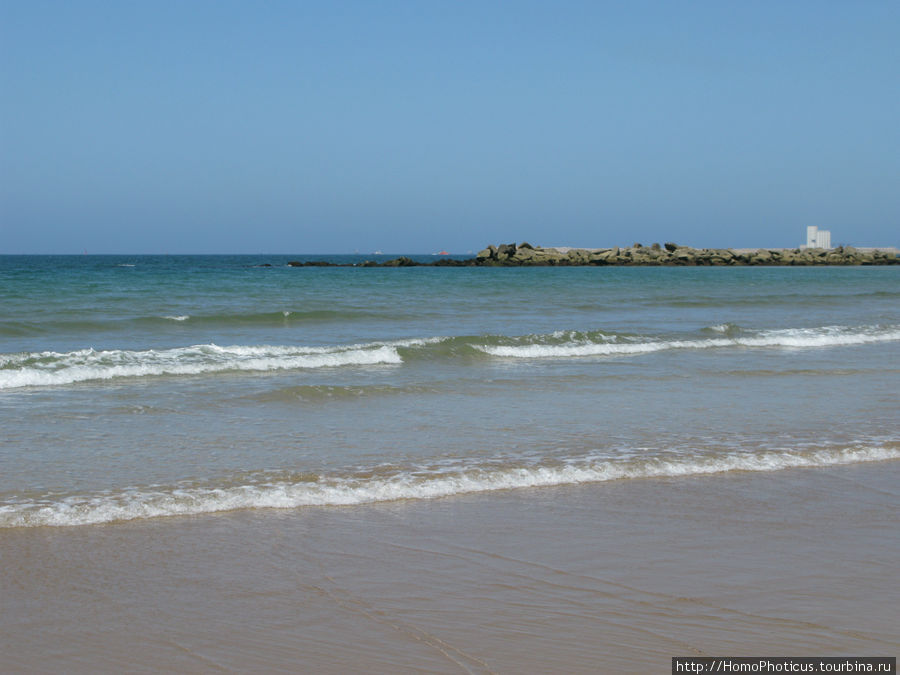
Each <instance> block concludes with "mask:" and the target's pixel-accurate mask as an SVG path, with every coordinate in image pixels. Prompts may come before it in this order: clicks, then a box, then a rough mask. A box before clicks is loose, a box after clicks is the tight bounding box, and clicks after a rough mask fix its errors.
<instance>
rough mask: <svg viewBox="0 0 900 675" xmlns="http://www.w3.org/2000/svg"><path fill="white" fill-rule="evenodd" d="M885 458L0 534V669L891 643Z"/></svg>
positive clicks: (620, 657) (433, 660)
mask: <svg viewBox="0 0 900 675" xmlns="http://www.w3.org/2000/svg"><path fill="white" fill-rule="evenodd" d="M897 478H898V473H897V464H896V462H882V463H873V464H868V465H854V466H843V467H833V468H818V469H793V470H785V471H779V472H775V473H772V474H756V473H736V474H729V475H727V476H722V475H717V476H705V477H683V478H669V479H638V480H624V481H616V482H612V483H605V484H595V485H585V486H578V487H557V488H543V489H534V490H514V491H504V492H500V493H495V494H490V495H470V496H466V495H462V496H457V497H453V498H447V499H440V500H435V501H431V502H422V501H413V502H393V503H387V504H380V505H370V506H362V507H348V508H340V509H334V508H330V509H320V508H308V509H297V510H291V511H278V510H269V511H265V510H264V511H257V512H235V513H226V514H219V515H206V516H201V517H196V518H179V519H174V520H173V519H157V520H149V521H143V522H134V523H123V524H114V525H107V526H102V527H92V528H89V529H85V528H31V529H19V530H12V531H10V530H7V531H5V532H3V533H2V536H3V547H2V549H0V550H2V552H3V554H2V564H3V568H4V574H3V575H2V577H0V595H2V597H3V604H4V612H3V613H2V615H0V616H2V618H0V669H2V670H3V671H4V672H52V671H59V670H66V671H68V672H90V671H97V670H100V671H106V672H111V671H121V670H127V671H129V672H158V671H163V670H167V671H179V672H217V671H225V672H250V671H256V672H262V671H266V672H298V671H302V672H333V673H340V672H351V671H360V670H365V671H366V672H377V673H392V672H434V673H459V672H472V673H480V672H485V673H486V672H498V673H499V672H505V673H513V672H519V673H522V672H524V673H541V672H583V673H588V672H668V668H669V659H670V658H671V657H672V656H692V655H738V656H740V655H746V656H753V655H765V654H768V655H772V654H776V653H777V654H789V655H892V654H896V653H897V651H898V647H900V633H898V630H897V626H898V625H900V611H898V607H900V603H898V600H900V594H898V591H897V585H896V583H895V582H896V579H897V576H898V573H900V569H898V563H897V561H898V556H897V552H898V550H897V546H898V545H897V538H896V532H897V529H896V528H897V512H896V504H897V503H898V498H900V492H898V489H897V485H898V480H897Z"/></svg>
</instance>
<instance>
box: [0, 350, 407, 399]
mask: <svg viewBox="0 0 900 675" xmlns="http://www.w3.org/2000/svg"><path fill="white" fill-rule="evenodd" d="M405 344H406V343H397V344H370V345H351V346H348V347H279V346H258V347H251V346H231V347H220V346H218V345H214V344H208V345H194V346H191V347H178V348H174V349H163V350H154V349H149V350H145V351H127V350H118V349H115V350H101V351H97V350H94V349H82V350H77V351H73V352H65V353H61V352H30V353H25V354H13V355H8V354H7V355H3V356H0V390H2V389H14V388H17V387H40V386H55V385H63V384H72V383H74V382H85V381H89V380H108V379H111V378H119V377H145V376H150V375H198V374H201V373H215V372H223V371H234V370H240V371H271V370H291V369H301V368H324V367H336V366H360V365H377V364H399V363H402V359H401V357H400V354H399V353H398V352H397V349H396V347H397V346H405Z"/></svg>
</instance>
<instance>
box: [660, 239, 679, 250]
mask: <svg viewBox="0 0 900 675" xmlns="http://www.w3.org/2000/svg"><path fill="white" fill-rule="evenodd" d="M663 246H665V247H666V250H667V251H668V252H669V253H672V252H673V251H675V250H676V249H678V244H673V243H672V242H671V241H667V242H666V243H665V244H663Z"/></svg>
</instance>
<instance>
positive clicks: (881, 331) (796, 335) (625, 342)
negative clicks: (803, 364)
mask: <svg viewBox="0 0 900 675" xmlns="http://www.w3.org/2000/svg"><path fill="white" fill-rule="evenodd" d="M706 330H707V331H708V332H711V333H714V334H717V335H721V337H711V338H704V339H677V340H665V339H648V338H646V337H643V336H620V335H605V334H602V333H593V334H591V333H587V334H574V333H573V334H571V335H570V336H569V339H565V340H562V341H551V340H546V339H543V340H520V341H519V342H516V343H510V344H493V345H491V344H481V345H473V346H474V347H475V348H476V349H479V350H481V351H483V352H485V353H486V354H490V355H492V356H502V357H510V358H531V359H534V358H560V357H573V356H615V355H632V354H648V353H651V352H659V351H666V350H673V349H716V348H725V347H757V348H762V347H775V348H813V347H843V346H852V345H863V344H870V343H876V342H890V341H894V340H900V327H898V326H888V327H881V326H863V327H853V328H851V327H846V326H825V327H821V328H788V329H779V330H762V331H746V330H741V329H739V328H738V327H737V326H734V325H732V324H722V325H718V326H712V327H710V328H708V329H706Z"/></svg>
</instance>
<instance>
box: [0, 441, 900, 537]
mask: <svg viewBox="0 0 900 675" xmlns="http://www.w3.org/2000/svg"><path fill="white" fill-rule="evenodd" d="M895 459H900V448H891V447H854V448H844V449H838V450H817V451H812V452H763V453H757V454H751V453H743V454H731V455H723V456H696V457H689V458H673V459H663V458H654V459H633V458H632V459H626V460H609V459H606V460H595V461H584V462H581V463H572V464H565V465H562V466H520V467H510V468H502V469H492V468H484V467H475V468H470V469H454V470H447V471H443V472H438V473H431V474H424V475H423V473H422V472H421V471H398V472H396V473H395V474H394V475H390V476H387V477H377V478H320V479H318V480H314V481H299V482H288V481H282V482H271V483H263V484H259V485H241V486H238V487H227V488H225V487H223V488H216V487H208V488H185V489H171V490H160V491H143V490H128V491H125V492H121V493H118V494H104V495H99V496H94V497H70V498H66V499H63V500H60V501H55V502H50V503H46V502H44V503H17V504H10V505H6V506H2V507H0V528H4V527H36V526H71V525H90V524H97V523H108V522H114V521H126V520H134V519H142V518H156V517H164V516H181V515H198V514H204V513H215V512H219V511H232V510H236V509H258V508H277V509H293V508H298V507H304V506H346V505H355V504H367V503H374V502H383V501H394V500H400V499H435V498H440V497H448V496H452V495H459V494H467V493H478V492H490V491H495V490H508V489H514V488H533V487H547V486H555V485H572V484H578V483H596V482H605V481H612V480H620V479H633V478H654V477H677V476H695V475H702V474H714V473H723V472H730V471H778V470H781V469H790V468H799V467H825V466H834V465H841V464H855V463H860V462H875V461H884V460H895Z"/></svg>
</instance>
